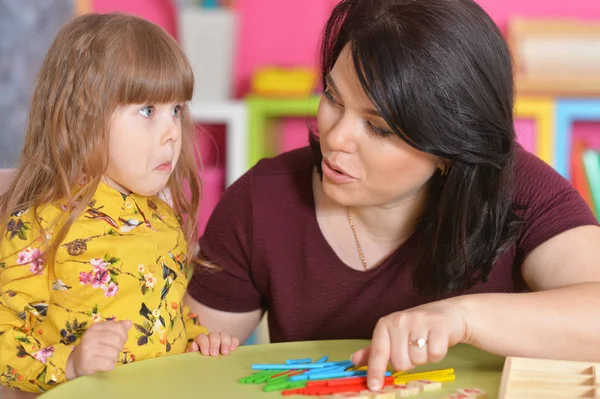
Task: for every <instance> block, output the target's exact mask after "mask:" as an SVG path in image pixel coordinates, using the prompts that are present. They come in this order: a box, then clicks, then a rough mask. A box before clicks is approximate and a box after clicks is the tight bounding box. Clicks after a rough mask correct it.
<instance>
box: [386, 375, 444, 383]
mask: <svg viewBox="0 0 600 399" xmlns="http://www.w3.org/2000/svg"><path fill="white" fill-rule="evenodd" d="M406 377H408V375H401V376H398V377H396V378H394V384H395V385H404V384H407V383H409V382H411V381H418V380H421V379H423V380H425V379H426V380H429V381H434V382H451V381H454V380H456V376H455V375H454V374H439V375H430V376H427V377H420V378H406Z"/></svg>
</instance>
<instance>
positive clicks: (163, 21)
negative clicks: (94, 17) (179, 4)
mask: <svg viewBox="0 0 600 399" xmlns="http://www.w3.org/2000/svg"><path fill="white" fill-rule="evenodd" d="M92 9H93V10H94V11H95V12H99V13H107V12H124V13H127V14H134V15H139V16H141V17H144V18H146V19H148V20H150V21H152V22H154V23H156V24H158V25H160V26H162V27H163V28H164V29H165V30H166V31H167V32H169V33H170V34H171V35H173V36H174V37H177V15H176V10H175V6H174V3H173V1H172V0H126V1H125V0H92Z"/></svg>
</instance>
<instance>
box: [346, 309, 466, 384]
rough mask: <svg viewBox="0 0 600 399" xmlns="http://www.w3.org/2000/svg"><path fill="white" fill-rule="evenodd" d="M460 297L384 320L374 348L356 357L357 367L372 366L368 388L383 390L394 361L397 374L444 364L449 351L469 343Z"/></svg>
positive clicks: (358, 353) (384, 318)
mask: <svg viewBox="0 0 600 399" xmlns="http://www.w3.org/2000/svg"><path fill="white" fill-rule="evenodd" d="M457 299H458V298H452V299H447V300H443V301H438V302H432V303H428V304H425V305H422V306H419V307H416V308H412V309H408V310H405V311H402V312H396V313H392V314H389V315H387V316H385V317H382V318H381V319H379V321H378V322H377V325H376V326H375V330H374V331H373V340H372V341H371V345H369V346H368V347H366V348H363V349H361V350H359V351H357V352H355V353H354V354H353V355H352V362H353V363H354V364H355V365H357V366H362V365H365V364H367V365H368V386H369V388H370V389H381V386H382V382H383V377H384V374H385V372H386V371H387V368H388V363H389V362H390V361H391V364H392V367H393V368H394V370H397V371H405V370H409V369H411V368H413V367H414V366H416V365H419V364H425V363H430V362H432V363H436V362H439V361H441V360H442V359H443V358H444V357H445V356H446V353H447V352H448V348H449V347H451V346H453V345H456V344H457V343H461V342H466V340H467V338H466V337H467V336H468V328H467V323H466V322H465V317H464V316H463V314H462V311H461V309H460V308H459V307H458V305H457Z"/></svg>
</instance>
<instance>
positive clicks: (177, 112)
mask: <svg viewBox="0 0 600 399" xmlns="http://www.w3.org/2000/svg"><path fill="white" fill-rule="evenodd" d="M182 108H183V107H182V106H181V105H176V106H174V107H173V112H172V113H173V116H175V117H179V116H180V115H181V110H182Z"/></svg>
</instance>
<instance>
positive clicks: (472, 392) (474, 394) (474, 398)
mask: <svg viewBox="0 0 600 399" xmlns="http://www.w3.org/2000/svg"><path fill="white" fill-rule="evenodd" d="M456 393H460V394H464V395H467V396H468V397H469V399H489V395H488V394H487V392H485V391H484V390H482V389H479V388H462V389H457V390H456Z"/></svg>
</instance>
